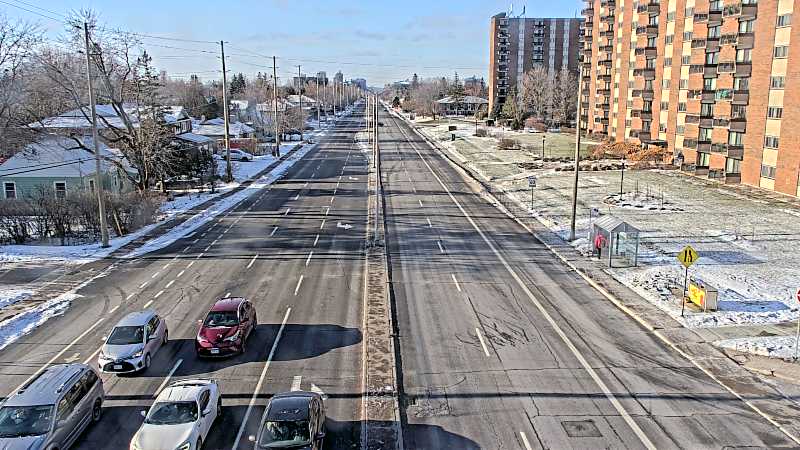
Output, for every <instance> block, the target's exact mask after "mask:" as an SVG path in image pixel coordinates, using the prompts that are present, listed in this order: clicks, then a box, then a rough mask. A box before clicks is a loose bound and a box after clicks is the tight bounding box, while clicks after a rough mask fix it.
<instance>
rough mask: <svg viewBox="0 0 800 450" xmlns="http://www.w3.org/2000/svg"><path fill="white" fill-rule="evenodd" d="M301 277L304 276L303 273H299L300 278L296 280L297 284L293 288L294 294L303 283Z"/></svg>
mask: <svg viewBox="0 0 800 450" xmlns="http://www.w3.org/2000/svg"><path fill="white" fill-rule="evenodd" d="M303 278H305V275H300V279H299V280H297V286H295V288H294V295H297V292H298V291H300V285H301V284H303Z"/></svg>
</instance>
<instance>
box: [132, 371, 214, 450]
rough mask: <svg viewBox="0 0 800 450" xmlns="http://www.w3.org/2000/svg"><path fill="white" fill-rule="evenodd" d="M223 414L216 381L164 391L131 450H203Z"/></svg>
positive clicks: (190, 383) (186, 382) (187, 382)
mask: <svg viewBox="0 0 800 450" xmlns="http://www.w3.org/2000/svg"><path fill="white" fill-rule="evenodd" d="M221 413H222V397H221V395H220V392H219V387H218V386H217V382H216V381H215V380H184V381H178V382H175V383H172V384H171V385H169V386H168V387H167V388H166V389H164V390H163V391H161V393H159V394H158V397H157V398H156V401H155V403H153V406H151V407H150V410H149V411H142V416H144V423H143V424H142V426H141V427H140V428H139V431H137V432H136V434H134V435H133V439H131V446H130V450H161V449H164V450H199V449H201V448H202V447H203V441H205V439H206V437H207V436H208V432H209V430H210V429H211V426H212V425H213V424H214V422H215V421H216V420H217V418H218V417H219V416H220V414H221Z"/></svg>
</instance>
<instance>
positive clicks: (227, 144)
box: [219, 41, 233, 183]
mask: <svg viewBox="0 0 800 450" xmlns="http://www.w3.org/2000/svg"><path fill="white" fill-rule="evenodd" d="M219 50H220V53H221V54H222V103H223V106H222V112H223V119H224V120H225V177H226V178H227V179H228V183H230V182H232V181H233V167H232V166H231V138H230V130H229V129H228V124H229V120H230V118H229V117H228V92H227V91H228V74H227V72H226V71H225V43H224V42H223V41H219Z"/></svg>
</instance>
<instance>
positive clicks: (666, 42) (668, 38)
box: [664, 34, 675, 45]
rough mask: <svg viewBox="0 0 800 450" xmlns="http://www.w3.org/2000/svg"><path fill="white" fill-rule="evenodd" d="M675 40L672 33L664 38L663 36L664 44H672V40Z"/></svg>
mask: <svg viewBox="0 0 800 450" xmlns="http://www.w3.org/2000/svg"><path fill="white" fill-rule="evenodd" d="M674 40H675V35H674V34H668V35H667V37H666V38H664V44H666V45H669V44H672V41H674Z"/></svg>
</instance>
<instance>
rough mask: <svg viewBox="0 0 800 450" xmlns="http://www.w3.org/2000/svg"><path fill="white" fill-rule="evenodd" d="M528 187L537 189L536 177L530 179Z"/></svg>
mask: <svg viewBox="0 0 800 450" xmlns="http://www.w3.org/2000/svg"><path fill="white" fill-rule="evenodd" d="M528 187H532V188H535V187H536V177H534V176H530V177H528Z"/></svg>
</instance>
